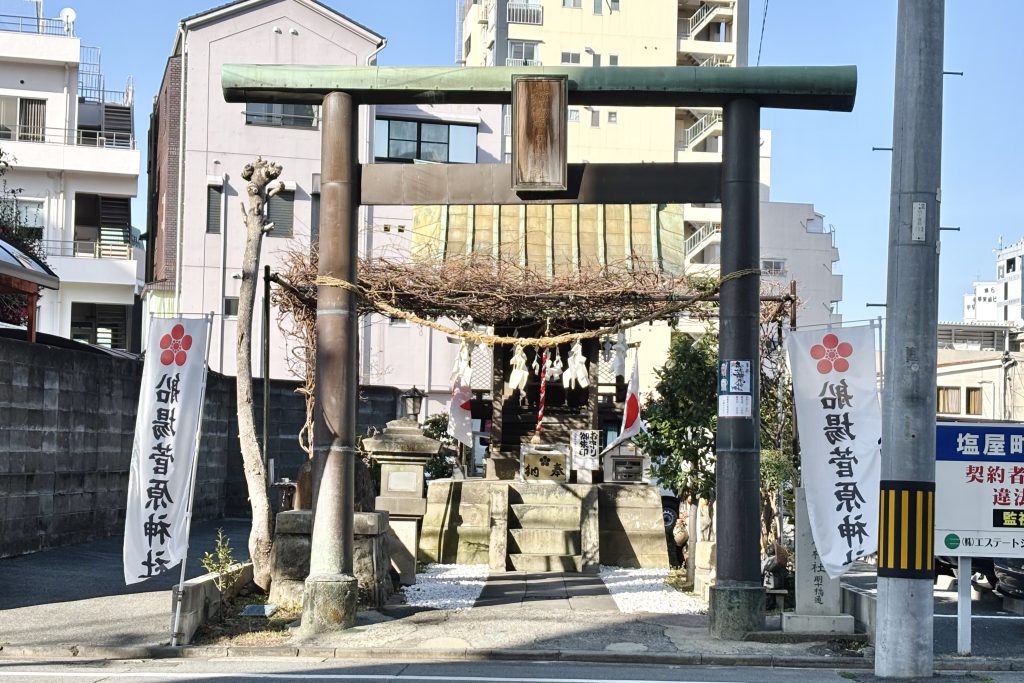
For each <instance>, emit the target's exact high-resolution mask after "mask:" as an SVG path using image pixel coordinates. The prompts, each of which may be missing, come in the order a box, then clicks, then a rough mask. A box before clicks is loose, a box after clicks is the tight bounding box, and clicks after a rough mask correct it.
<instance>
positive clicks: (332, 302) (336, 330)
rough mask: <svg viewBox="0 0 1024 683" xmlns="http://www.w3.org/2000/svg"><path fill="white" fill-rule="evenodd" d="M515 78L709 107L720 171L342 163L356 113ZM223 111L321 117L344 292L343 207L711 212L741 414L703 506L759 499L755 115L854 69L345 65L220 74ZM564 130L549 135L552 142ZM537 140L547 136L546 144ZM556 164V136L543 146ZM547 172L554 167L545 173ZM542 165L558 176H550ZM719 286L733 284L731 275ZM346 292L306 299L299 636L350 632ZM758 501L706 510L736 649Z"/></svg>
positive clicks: (818, 105)
mask: <svg viewBox="0 0 1024 683" xmlns="http://www.w3.org/2000/svg"><path fill="white" fill-rule="evenodd" d="M523 77H548V78H552V79H558V78H563V79H565V81H566V86H565V87H566V90H565V91H564V92H566V99H565V100H563V102H562V105H561V106H562V108H563V109H564V107H565V104H578V105H618V106H628V107H721V108H722V109H723V126H724V131H723V133H724V150H723V155H722V159H723V161H722V163H700V164H671V163H668V164H665V163H656V164H568V165H566V164H565V159H564V156H563V157H562V158H561V159H560V160H556V161H557V162H558V164H560V165H561V174H560V176H559V177H560V181H559V182H556V183H554V185H558V186H560V187H561V188H564V189H547V190H540V191H538V190H534V191H516V190H515V189H514V185H513V176H514V169H517V168H521V166H517V161H516V159H515V158H513V163H512V164H511V165H509V164H488V165H477V164H428V165H407V164H366V165H360V164H359V159H358V154H357V151H356V150H357V149H358V145H357V141H358V116H357V112H358V106H359V105H362V104H370V105H372V104H447V103H452V104H510V103H513V99H514V93H515V87H514V85H515V81H516V80H517V79H520V78H523ZM222 87H223V90H224V98H225V100H227V101H228V102H279V103H295V104H301V103H304V104H318V105H322V106H323V113H322V121H323V137H322V158H321V164H322V166H321V174H320V193H321V194H320V196H321V210H320V221H321V231H320V262H319V274H320V275H321V276H330V277H332V278H337V279H341V280H344V281H347V282H350V283H355V282H356V281H357V279H356V278H357V273H356V260H357V255H358V249H357V245H356V234H357V221H356V217H357V211H358V208H359V206H360V204H366V205H381V204H383V205H412V204H435V205H439V204H523V203H540V204H545V203H548V204H552V203H577V204H584V203H603V204H607V203H721V205H722V249H721V274H722V278H723V279H724V280H725V281H724V282H723V283H722V286H721V297H720V301H721V309H720V310H721V314H720V332H719V360H720V361H737V360H738V361H748V362H749V363H750V365H749V366H748V367H749V368H750V377H751V380H752V382H751V383H752V386H751V393H750V403H749V410H748V409H747V408H746V406H743V409H742V410H733V409H730V410H728V411H726V412H725V414H722V413H723V409H722V407H721V406H722V404H721V403H720V408H719V413H720V415H719V421H718V432H717V435H716V454H717V463H718V464H717V472H716V475H717V476H716V482H717V483H716V498H717V500H719V501H727V502H733V501H752V500H757V499H758V498H759V496H760V443H759V424H760V407H759V402H758V376H759V365H760V359H759V350H758V322H759V320H758V314H759V310H760V308H759V295H760V275H759V271H758V265H759V263H758V258H759V248H760V245H759V241H760V240H759V220H760V219H759V197H758V184H759V170H758V161H759V132H760V110H761V109H762V108H764V107H774V108H782V109H815V110H831V111H852V109H853V102H854V98H855V95H856V89H857V70H856V67H853V66H836V67H757V68H748V67H743V68H731V69H721V68H714V67H684V66H670V67H614V68H610V67H608V68H600V67H597V68H593V67H564V66H561V67H461V68H460V67H360V66H292V65H243V64H227V65H225V66H224V67H223V72H222ZM560 134H563V135H564V127H562V128H561V133H560ZM549 142H551V140H549ZM554 142H555V143H556V145H555V147H558V146H559V145H560V146H561V149H562V150H563V155H564V149H565V146H564V139H560V140H554ZM558 164H556V166H557V165H558ZM556 170H557V169H556ZM730 275H732V277H730ZM357 322H358V312H357V309H356V301H355V294H354V293H353V292H352V291H350V290H348V289H343V288H338V287H324V286H321V287H320V288H319V291H318V294H317V322H316V331H317V351H316V361H317V384H316V392H317V406H318V409H319V410H321V411H322V416H323V418H324V421H325V423H326V425H327V428H328V430H329V431H330V434H331V438H332V441H331V443H330V444H329V446H328V445H327V444H325V443H320V444H317V448H316V453H317V455H318V457H324V453H325V451H326V463H325V466H324V470H323V477H322V479H321V485H320V492H319V496H318V499H317V513H316V517H315V520H314V524H313V539H312V546H313V548H312V557H311V560H310V575H309V578H308V579H307V581H306V589H305V598H304V606H303V629H304V630H308V631H309V632H318V631H324V630H331V629H339V628H348V627H350V626H351V625H352V624H353V623H354V621H355V600H356V580H355V578H354V577H353V576H352V544H353V528H352V527H353V514H354V512H353V511H354V508H353V500H354V487H353V484H354V469H353V467H354V460H353V459H354V457H355V444H356V440H355V439H356V434H355V425H356V401H357V395H358V368H357V362H356V360H357V343H358V342H357ZM758 510H759V508H758V506H756V505H750V504H733V505H728V504H727V505H719V506H718V531H719V534H720V535H721V540H722V541H723V542H722V543H720V544H719V548H718V581H717V584H716V586H714V587H713V588H712V590H711V603H710V608H711V609H710V613H711V632H712V634H713V635H715V636H717V637H720V638H728V639H736V638H742V636H743V634H745V633H747V632H749V631H754V630H757V629H760V628H763V627H764V590H763V587H762V585H761V571H760V556H759V543H758V540H759V533H760V531H759V529H760V525H759V517H758V514H759V513H758Z"/></svg>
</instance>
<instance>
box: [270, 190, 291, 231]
mask: <svg viewBox="0 0 1024 683" xmlns="http://www.w3.org/2000/svg"><path fill="white" fill-rule="evenodd" d="M267 220H268V221H269V222H271V223H273V224H274V229H273V230H271V231H270V232H268V233H267V236H268V237H291V236H292V224H293V223H294V222H295V190H282V191H280V192H278V193H277V194H275V195H274V196H273V197H271V198H270V200H269V201H268V202H267Z"/></svg>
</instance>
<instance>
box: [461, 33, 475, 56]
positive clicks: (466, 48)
mask: <svg viewBox="0 0 1024 683" xmlns="http://www.w3.org/2000/svg"><path fill="white" fill-rule="evenodd" d="M472 39H473V36H467V37H466V43H465V44H464V45H463V46H462V58H463V59H465V58H466V57H468V56H469V48H470V46H471V44H472V43H471V41H472Z"/></svg>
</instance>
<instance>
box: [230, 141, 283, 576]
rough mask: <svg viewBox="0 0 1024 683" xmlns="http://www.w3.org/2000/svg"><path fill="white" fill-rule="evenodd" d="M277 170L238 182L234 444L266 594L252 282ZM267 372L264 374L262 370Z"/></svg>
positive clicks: (264, 168)
mask: <svg viewBox="0 0 1024 683" xmlns="http://www.w3.org/2000/svg"><path fill="white" fill-rule="evenodd" d="M280 175H281V165H280V164H275V163H273V162H269V161H264V160H263V158H261V157H257V159H256V161H254V162H253V163H251V164H246V165H245V168H244V169H243V170H242V178H243V179H244V180H246V181H247V183H248V184H247V185H246V192H247V193H248V201H247V202H246V203H245V204H243V205H242V215H243V216H244V217H245V255H244V256H243V257H242V284H241V287H240V289H239V293H238V347H237V354H238V355H237V368H238V373H237V374H238V379H237V382H236V388H237V398H238V401H237V402H238V441H239V443H240V445H241V449H242V467H243V469H244V471H245V483H246V486H247V488H248V489H249V504H250V505H251V506H252V530H251V531H250V532H249V557H250V558H251V559H252V566H253V580H254V581H255V583H256V585H257V586H259V587H260V588H262V589H263V590H265V591H269V590H270V562H271V551H272V549H273V543H274V538H273V535H272V531H271V521H272V520H271V511H270V497H269V496H268V494H267V471H266V468H265V467H264V466H263V453H262V452H261V450H260V444H259V442H258V441H257V440H256V419H255V415H254V411H253V401H252V319H253V309H254V308H255V304H256V277H257V272H258V270H259V266H260V246H261V245H262V243H263V234H264V233H266V232H268V231H270V230H272V229H273V227H274V225H273V223H267V222H266V218H265V216H264V205H265V204H266V202H267V200H268V199H270V198H271V197H273V196H274V195H275V194H277V193H278V192H280V191H281V189H282V188H283V185H282V183H281V182H280V181H278V182H276V183H274V182H273V181H274V180H276V179H277V177H278V176H280ZM263 371H264V372H266V371H267V368H263Z"/></svg>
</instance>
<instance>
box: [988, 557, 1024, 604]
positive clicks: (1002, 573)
mask: <svg viewBox="0 0 1024 683" xmlns="http://www.w3.org/2000/svg"><path fill="white" fill-rule="evenodd" d="M992 564H993V569H994V571H995V575H996V578H997V579H998V580H999V586H998V588H997V590H998V591H999V592H1000V593H1001V594H1002V595H1005V596H1007V597H1010V598H1017V599H1018V600H1024V557H997V558H995V560H993V562H992Z"/></svg>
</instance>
